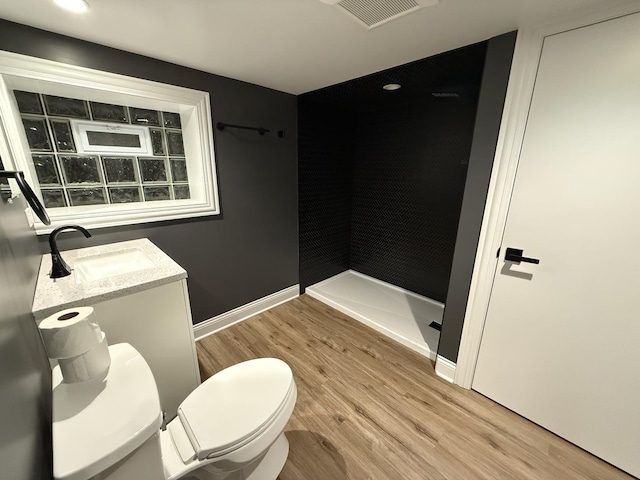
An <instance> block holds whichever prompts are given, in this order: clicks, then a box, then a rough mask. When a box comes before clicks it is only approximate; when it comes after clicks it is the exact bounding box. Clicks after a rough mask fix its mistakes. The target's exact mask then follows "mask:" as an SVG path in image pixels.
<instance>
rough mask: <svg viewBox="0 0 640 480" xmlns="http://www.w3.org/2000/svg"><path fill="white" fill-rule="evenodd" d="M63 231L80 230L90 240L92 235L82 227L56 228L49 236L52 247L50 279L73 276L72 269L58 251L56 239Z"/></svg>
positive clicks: (64, 226)
mask: <svg viewBox="0 0 640 480" xmlns="http://www.w3.org/2000/svg"><path fill="white" fill-rule="evenodd" d="M63 230H78V231H80V232H82V233H83V234H84V236H85V237H87V238H89V237H90V236H91V234H90V233H89V230H87V229H86V228H84V227H81V226H80V225H62V226H61V227H58V228H55V229H54V230H53V231H52V232H51V233H50V234H49V247H51V273H50V274H49V277H50V278H61V277H66V276H67V275H71V269H70V268H69V265H67V263H66V262H65V261H64V260H63V259H62V255H60V250H58V245H57V244H56V237H57V236H58V234H59V233H60V232H62V231H63Z"/></svg>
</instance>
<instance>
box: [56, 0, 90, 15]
mask: <svg viewBox="0 0 640 480" xmlns="http://www.w3.org/2000/svg"><path fill="white" fill-rule="evenodd" d="M53 3H55V4H56V5H58V6H59V7H62V8H64V9H66V10H71V11H72V12H78V13H81V12H86V11H87V10H89V4H88V3H87V2H86V1H85V0H53Z"/></svg>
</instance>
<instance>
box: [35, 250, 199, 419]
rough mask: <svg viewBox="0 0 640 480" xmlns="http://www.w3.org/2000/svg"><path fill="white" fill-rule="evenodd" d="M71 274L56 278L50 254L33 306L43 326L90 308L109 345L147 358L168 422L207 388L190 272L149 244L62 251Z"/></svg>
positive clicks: (44, 257) (42, 263)
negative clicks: (59, 314)
mask: <svg viewBox="0 0 640 480" xmlns="http://www.w3.org/2000/svg"><path fill="white" fill-rule="evenodd" d="M62 256H63V257H64V259H65V261H66V262H67V264H69V266H70V267H71V268H72V269H73V271H72V273H71V275H69V276H67V277H63V278H58V279H55V280H53V279H51V278H49V271H50V270H51V258H50V255H49V254H46V255H43V257H42V262H41V263H40V272H39V275H38V283H37V285H36V292H35V296H34V301H33V308H32V312H33V316H34V318H35V320H36V322H37V323H39V322H40V321H42V320H43V319H45V318H46V317H48V316H49V315H51V314H53V313H55V312H57V311H59V310H63V309H65V308H71V307H78V306H91V307H93V308H94V310H95V318H96V320H97V321H98V323H99V324H100V328H101V329H102V330H103V331H104V332H105V334H106V335H107V341H108V342H109V344H110V345H113V344H116V343H122V342H127V343H130V344H131V345H133V346H134V347H135V348H136V349H137V350H138V351H139V352H140V353H141V354H142V356H143V357H144V358H145V360H146V361H147V363H148V364H149V366H150V367H151V370H152V372H153V375H154V377H155V380H156V383H157V385H158V391H159V393H160V402H161V407H162V409H163V410H165V411H166V412H167V417H168V418H169V419H170V418H173V417H174V416H175V415H176V410H177V408H178V405H179V404H180V403H181V402H182V400H184V399H185V398H186V396H187V395H188V394H189V393H190V392H191V391H192V390H194V389H195V388H196V387H197V386H198V385H199V384H200V372H199V368H198V359H197V355H196V347H195V341H194V337H193V326H192V322H191V309H190V307H189V292H188V290H187V272H186V271H185V270H184V269H183V268H182V267H180V265H178V264H177V263H176V262H174V261H173V260H172V259H171V258H170V257H169V256H168V255H166V254H165V253H164V252H163V251H162V250H160V249H159V248H158V247H156V246H155V245H154V244H153V243H152V242H151V241H149V240H148V239H146V238H145V239H140V240H132V241H127V242H120V243H112V244H108V245H100V246H97V247H88V248H81V249H77V250H69V251H65V252H62Z"/></svg>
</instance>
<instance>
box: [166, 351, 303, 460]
mask: <svg viewBox="0 0 640 480" xmlns="http://www.w3.org/2000/svg"><path fill="white" fill-rule="evenodd" d="M293 392H295V383H294V380H293V374H292V372H291V368H289V366H288V365H287V364H286V363H284V362H283V361H282V360H278V359H275V358H261V359H256V360H249V361H246V362H242V363H239V364H237V365H233V366H232V367H229V368H226V369H224V370H222V371H221V372H218V373H217V374H215V375H214V376H212V377H211V378H209V379H208V380H206V381H205V382H204V383H203V384H202V385H200V386H199V387H198V388H197V389H196V390H194V391H193V392H192V393H191V394H190V395H189V396H188V397H187V398H186V399H185V400H184V401H183V402H182V403H181V404H180V406H179V407H178V418H177V419H176V420H178V419H179V422H176V421H175V420H174V421H173V422H171V423H170V424H169V430H170V433H171V436H172V438H173V441H174V445H175V446H176V449H177V450H178V453H179V454H180V457H181V458H182V461H183V462H185V463H186V462H188V461H189V460H192V459H194V458H197V459H198V460H204V459H206V458H215V457H219V456H222V455H226V454H228V453H230V452H232V451H234V450H236V449H238V448H240V447H242V446H244V445H246V444H247V443H249V442H251V441H252V440H253V439H254V438H256V437H257V436H259V435H260V434H262V433H263V432H264V431H265V430H266V429H268V428H269V427H270V426H271V424H272V423H273V422H274V421H275V419H277V418H278V417H279V415H280V413H281V411H282V409H283V408H284V406H285V405H286V404H287V401H288V399H289V397H290V396H291V395H292V393H293ZM180 427H182V428H180ZM185 437H186V438H185ZM187 439H188V444H187V442H186V441H185V440H187ZM189 447H191V448H189Z"/></svg>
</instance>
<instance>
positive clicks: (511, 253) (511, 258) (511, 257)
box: [504, 248, 540, 265]
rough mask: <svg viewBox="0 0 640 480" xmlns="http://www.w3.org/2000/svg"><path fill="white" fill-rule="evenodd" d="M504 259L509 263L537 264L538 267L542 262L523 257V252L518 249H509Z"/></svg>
mask: <svg viewBox="0 0 640 480" xmlns="http://www.w3.org/2000/svg"><path fill="white" fill-rule="evenodd" d="M504 259H505V261H507V262H515V263H520V262H526V263H535V264H536V265H537V264H539V263H540V260H538V259H537V258H529V257H523V256H522V250H519V249H517V248H507V252H506V253H505V254H504Z"/></svg>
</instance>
